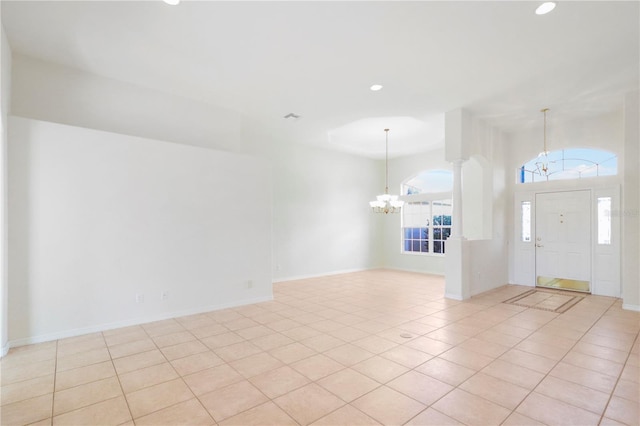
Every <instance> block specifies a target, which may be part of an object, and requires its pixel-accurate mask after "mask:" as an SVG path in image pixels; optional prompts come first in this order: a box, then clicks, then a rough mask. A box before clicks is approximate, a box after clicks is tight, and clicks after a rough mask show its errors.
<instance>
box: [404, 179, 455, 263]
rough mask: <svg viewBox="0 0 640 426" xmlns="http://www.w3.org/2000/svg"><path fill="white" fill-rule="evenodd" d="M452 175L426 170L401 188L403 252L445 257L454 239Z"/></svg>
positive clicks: (407, 181)
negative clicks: (450, 242)
mask: <svg viewBox="0 0 640 426" xmlns="http://www.w3.org/2000/svg"><path fill="white" fill-rule="evenodd" d="M452 188H453V173H451V172H450V171H448V170H425V171H423V172H420V173H418V174H417V175H416V176H413V177H412V178H410V179H408V180H406V181H405V182H404V183H403V184H402V194H403V195H404V197H403V199H404V200H405V204H404V206H403V208H402V252H403V253H411V254H444V253H445V241H446V240H447V238H449V235H451V190H452Z"/></svg>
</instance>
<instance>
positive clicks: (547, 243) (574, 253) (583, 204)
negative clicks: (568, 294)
mask: <svg viewBox="0 0 640 426" xmlns="http://www.w3.org/2000/svg"><path fill="white" fill-rule="evenodd" d="M590 206H591V191H568V192H554V193H544V194H536V240H535V243H536V285H538V286H544V287H554V288H565V289H571V290H579V291H590V281H591V208H590Z"/></svg>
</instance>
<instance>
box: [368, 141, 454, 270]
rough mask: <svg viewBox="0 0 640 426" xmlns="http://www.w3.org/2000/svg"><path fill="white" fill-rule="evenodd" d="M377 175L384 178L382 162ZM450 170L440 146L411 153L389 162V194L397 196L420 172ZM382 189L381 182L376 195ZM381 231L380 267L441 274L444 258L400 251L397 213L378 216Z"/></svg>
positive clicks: (382, 182)
mask: <svg viewBox="0 0 640 426" xmlns="http://www.w3.org/2000/svg"><path fill="white" fill-rule="evenodd" d="M380 165H381V168H380V176H381V177H384V175H383V173H384V161H381V162H380ZM431 169H444V170H451V164H450V163H448V162H447V161H446V160H445V151H444V147H442V148H438V149H435V150H432V151H428V152H425V153H420V154H414V155H410V156H404V157H399V158H394V159H391V160H389V192H391V193H394V194H399V193H400V191H401V189H402V188H401V186H402V182H404V181H406V180H408V179H410V178H412V177H413V176H415V175H417V174H418V173H420V172H422V171H424V170H431ZM382 190H384V181H381V182H380V187H379V188H378V190H377V191H376V195H377V194H379V193H381V191H382ZM379 220H380V221H381V225H382V226H381V229H383V230H384V235H383V245H384V266H385V267H386V268H391V269H399V270H403V271H411V272H421V273H427V274H436V275H444V261H445V259H444V256H442V255H423V254H410V253H403V252H402V228H401V224H402V217H401V215H400V214H388V215H381V216H380V217H379Z"/></svg>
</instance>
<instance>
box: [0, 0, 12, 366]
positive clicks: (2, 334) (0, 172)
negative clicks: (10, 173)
mask: <svg viewBox="0 0 640 426" xmlns="http://www.w3.org/2000/svg"><path fill="white" fill-rule="evenodd" d="M1 10H2V6H1V5H0V11H1ZM0 30H1V33H2V40H1V43H2V44H1V45H0V56H1V58H0V80H1V83H0V105H1V109H0V134H1V136H0V203H1V204H0V356H3V355H4V354H6V352H7V351H8V350H9V348H8V346H7V342H8V339H9V330H8V308H9V301H8V276H7V269H8V268H7V267H8V263H7V121H8V115H9V113H10V104H11V103H10V100H11V46H9V42H8V40H7V37H6V35H5V33H4V27H2V26H0Z"/></svg>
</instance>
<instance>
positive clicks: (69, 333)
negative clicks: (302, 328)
mask: <svg viewBox="0 0 640 426" xmlns="http://www.w3.org/2000/svg"><path fill="white" fill-rule="evenodd" d="M271 300H273V295H272V296H265V297H256V298H252V299H244V300H241V301H239V302H235V303H223V304H220V305H211V306H206V307H200V308H195V309H185V310H182V311H175V312H170V313H166V314H160V315H154V316H151V317H145V318H134V319H129V320H125V321H117V322H112V323H107V324H100V325H96V326H91V327H83V328H75V329H72V330H66V331H60V332H56V333H49V334H42V335H40V336H32V337H25V338H22V339H16V340H11V341H9V342H8V343H7V345H6V346H5V348H6V350H7V351H8V350H9V348H15V347H17V346H24V345H32V344H34V343H43V342H49V341H52V340H58V339H65V338H67V337H75V336H81V335H83V334H90V333H98V332H101V331H107V330H113V329H115V328H122V327H129V326H132V325H140V324H146V323H150V322H154V321H162V320H166V319H171V318H179V317H183V316H187V315H195V314H201V313H204V312H212V311H218V310H220V309H227V308H235V307H238V306H244V305H251V304H254V303H261V302H268V301H271ZM5 348H3V352H4V350H5Z"/></svg>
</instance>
